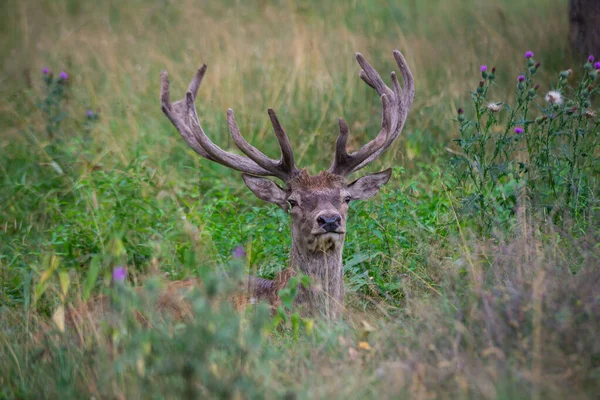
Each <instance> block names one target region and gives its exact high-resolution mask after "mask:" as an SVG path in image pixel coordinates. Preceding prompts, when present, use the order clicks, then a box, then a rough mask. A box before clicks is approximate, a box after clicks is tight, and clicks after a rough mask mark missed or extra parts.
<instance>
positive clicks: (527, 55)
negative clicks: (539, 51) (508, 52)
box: [525, 50, 533, 58]
mask: <svg viewBox="0 0 600 400" xmlns="http://www.w3.org/2000/svg"><path fill="white" fill-rule="evenodd" d="M531 57H533V51H529V50H528V51H526V52H525V58H531Z"/></svg>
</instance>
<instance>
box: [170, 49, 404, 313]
mask: <svg viewBox="0 0 600 400" xmlns="http://www.w3.org/2000/svg"><path fill="white" fill-rule="evenodd" d="M393 54H394V58H395V59H396V63H397V64H398V67H399V68H400V73H401V74H402V77H403V79H404V86H401V85H400V83H399V82H398V78H397V77H396V74H395V73H394V72H392V73H391V80H392V88H389V87H388V86H387V85H386V84H385V83H384V81H383V79H381V77H380V76H379V74H378V73H377V71H375V69H374V68H373V67H372V66H371V65H370V64H369V63H368V62H367V60H365V58H364V57H363V56H362V55H361V54H360V53H357V54H356V60H357V61H358V63H359V65H360V66H361V68H362V70H361V71H360V78H361V79H362V80H363V81H365V82H366V83H367V85H369V86H370V87H372V88H373V89H375V91H376V92H377V94H378V95H379V96H380V97H381V104H382V108H383V110H382V119H381V130H380V131H379V134H378V135H377V137H375V139H373V140H371V141H370V142H369V143H367V144H366V145H365V146H364V147H362V148H361V149H359V150H358V151H355V152H353V153H348V152H347V149H346V142H347V141H348V125H347V124H346V121H344V120H343V119H341V118H340V119H339V135H338V138H337V142H336V145H335V155H334V157H333V163H332V164H331V167H330V168H329V169H328V170H327V171H323V172H321V173H319V174H318V175H314V176H311V175H309V174H308V172H307V171H306V169H299V168H298V167H296V164H295V162H294V153H293V151H292V146H291V144H290V141H289V139H288V137H287V135H286V133H285V131H284V130H283V128H282V127H281V124H280V123H279V120H278V118H277V115H276V114H275V111H273V110H272V109H269V110H268V113H269V117H270V119H271V124H272V125H273V129H274V130H275V136H276V137H277V141H278V142H279V147H280V148H281V158H280V159H279V160H273V159H271V158H269V157H267V156H266V155H264V154H263V153H262V152H261V151H260V150H258V149H257V148H256V147H254V146H252V145H251V144H250V143H248V142H247V141H246V140H245V139H244V138H243V136H242V135H241V134H240V130H239V128H238V125H237V123H236V122H235V118H234V114H233V110H231V109H229V110H227V122H228V124H229V133H230V134H231V137H232V139H233V141H234V142H235V144H236V146H237V147H238V148H239V149H240V150H241V152H242V153H244V154H245V155H246V157H243V156H241V155H238V154H234V153H229V152H227V151H224V150H223V149H221V148H220V147H219V146H217V145H216V144H215V143H213V142H212V141H211V140H210V139H209V137H208V136H207V135H206V133H205V132H204V130H203V128H202V126H201V124H200V121H199V120H198V114H197V113H196V108H195V104H194V102H195V100H196V94H197V92H198V88H199V87H200V83H201V82H202V79H203V78H204V74H205V73H206V65H203V66H202V67H201V68H200V69H199V70H198V71H197V72H196V75H195V76H194V79H193V80H192V82H191V83H190V85H189V87H188V90H187V92H186V94H185V97H184V98H183V99H182V100H179V101H177V102H175V103H171V99H170V94H169V81H168V78H167V73H166V72H162V74H161V81H162V82H161V105H162V111H163V112H164V113H165V114H166V116H167V117H168V118H169V120H170V121H171V123H172V124H173V125H174V126H175V128H177V130H178V131H179V133H180V134H181V136H182V137H183V139H184V140H185V141H186V142H187V144H188V145H189V146H190V147H191V148H192V149H194V151H195V152H196V153H198V154H199V155H200V156H202V157H204V158H206V159H208V160H211V161H214V162H217V163H219V164H222V165H224V166H226V167H228V168H232V169H235V170H237V171H241V172H242V178H243V179H244V182H245V183H246V185H247V186H248V188H249V189H250V190H251V191H252V192H253V193H254V194H255V195H256V196H257V197H258V198H260V199H262V200H265V201H268V202H271V203H275V204H277V205H278V206H279V207H281V208H283V209H284V210H285V211H288V212H289V213H290V214H291V216H292V249H291V253H290V260H289V268H288V269H287V270H285V271H284V273H283V274H282V275H281V277H280V278H278V279H277V280H275V281H269V280H266V279H261V278H251V279H250V281H251V286H252V289H251V290H252V292H253V293H252V294H253V295H254V296H256V297H259V298H261V297H262V298H265V297H266V298H269V299H270V300H272V296H273V295H274V291H275V290H276V289H278V288H280V287H281V282H280V281H281V280H282V279H283V280H285V279H286V278H285V277H289V276H290V272H291V273H293V272H295V271H300V272H302V273H304V274H306V275H308V276H309V277H310V278H311V279H312V285H311V287H310V288H308V289H301V291H300V294H299V295H298V298H297V302H298V303H302V304H305V305H306V306H307V307H308V308H309V309H310V310H311V311H312V312H315V311H316V312H319V313H322V314H324V315H325V316H326V317H328V318H338V317H339V316H340V314H341V311H342V309H343V304H344V277H343V266H342V251H343V248H344V238H345V235H346V214H347V212H348V204H349V203H350V202H351V201H354V200H366V199H368V198H371V197H373V196H374V195H375V194H377V192H378V191H379V189H380V187H381V186H382V185H384V184H385V183H387V181H388V180H389V178H390V175H391V169H386V170H384V171H381V172H378V173H375V174H371V175H366V176H363V177H361V178H359V179H357V180H355V181H354V182H351V183H347V178H348V176H350V175H351V174H352V173H353V172H355V171H357V170H359V169H361V168H363V167H365V166H367V165H368V164H370V163H371V162H373V161H374V160H375V159H377V158H378V157H379V156H380V155H381V153H383V152H384V151H385V150H386V149H387V148H388V147H390V146H391V145H392V143H394V141H395V140H396V139H397V138H398V136H399V135H400V132H401V131H402V128H403V126H404V122H405V121H406V117H407V115H408V111H409V109H410V107H411V105H412V103H413V100H414V96H415V90H414V82H413V76H412V73H411V71H410V68H409V67H408V65H407V63H406V60H405V59H404V57H403V56H402V54H401V53H400V52H399V51H394V53H393ZM265 176H272V177H275V178H278V179H280V180H281V181H282V182H283V187H282V186H279V185H278V184H276V183H275V182H273V181H272V180H269V179H266V178H264V177H265ZM282 277H283V278H282Z"/></svg>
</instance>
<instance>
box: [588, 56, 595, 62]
mask: <svg viewBox="0 0 600 400" xmlns="http://www.w3.org/2000/svg"><path fill="white" fill-rule="evenodd" d="M594 60H595V58H594V56H593V55H591V54H590V56H589V57H588V62H589V63H593V62H594Z"/></svg>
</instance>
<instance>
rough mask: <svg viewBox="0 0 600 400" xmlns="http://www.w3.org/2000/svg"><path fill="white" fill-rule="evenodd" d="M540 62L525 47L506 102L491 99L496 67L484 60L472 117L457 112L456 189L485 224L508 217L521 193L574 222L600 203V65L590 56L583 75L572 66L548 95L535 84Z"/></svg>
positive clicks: (541, 207)
mask: <svg viewBox="0 0 600 400" xmlns="http://www.w3.org/2000/svg"><path fill="white" fill-rule="evenodd" d="M540 67H541V63H540V62H538V61H536V60H535V59H534V54H533V52H531V51H527V52H526V53H525V65H524V68H523V70H522V71H521V72H520V73H519V74H517V76H516V79H515V100H514V102H512V103H509V102H506V101H504V102H497V101H491V100H492V99H493V97H492V89H493V87H494V86H495V85H496V80H495V77H496V69H495V68H492V69H491V71H489V72H488V69H487V67H486V66H485V65H483V66H481V68H480V72H481V80H480V81H479V84H478V86H477V87H476V89H475V91H474V92H472V93H471V99H472V100H473V105H474V115H473V116H472V117H467V113H465V111H464V110H463V109H459V110H458V116H457V121H458V123H459V133H460V138H458V139H456V142H457V143H458V146H459V147H460V150H461V151H460V152H457V154H455V155H454V156H453V158H452V160H451V164H452V166H453V175H454V177H455V179H456V181H457V186H456V189H455V190H456V191H457V192H458V193H457V194H458V197H459V198H460V199H461V201H462V206H463V207H462V210H463V211H465V212H467V213H474V214H476V215H477V216H478V217H479V218H478V221H479V223H480V227H481V228H482V230H485V229H487V228H489V227H491V226H492V224H494V223H498V222H503V221H507V220H508V218H510V216H511V214H512V213H513V212H514V209H515V205H516V199H517V198H519V197H520V196H523V195H524V196H526V197H527V198H529V199H530V200H531V205H532V206H533V207H534V208H535V209H537V210H540V211H542V212H544V213H550V215H552V216H553V217H555V218H556V217H558V218H560V217H570V218H573V219H575V220H576V221H583V220H584V219H583V217H585V215H586V213H587V211H589V210H591V206H592V205H593V204H595V202H597V197H598V175H599V172H600V169H599V167H598V156H599V150H600V149H599V146H598V143H599V130H600V128H599V126H600V121H599V119H598V116H597V114H596V112H595V111H594V110H593V109H592V100H593V96H594V95H595V94H596V93H598V91H599V90H598V86H597V83H596V82H597V80H598V74H599V69H600V63H594V57H593V56H590V57H589V58H588V60H587V62H586V63H585V64H584V65H583V72H582V74H581V76H580V78H579V80H578V81H576V80H575V79H574V75H575V74H574V73H573V71H572V70H570V69H569V70H565V71H561V72H560V73H559V74H558V77H557V80H556V81H555V82H552V83H551V85H550V90H549V91H548V92H547V93H546V94H545V95H543V96H541V95H540V94H539V92H540V84H538V83H537V82H536V75H537V74H538V71H539V69H540ZM519 191H524V192H521V193H519Z"/></svg>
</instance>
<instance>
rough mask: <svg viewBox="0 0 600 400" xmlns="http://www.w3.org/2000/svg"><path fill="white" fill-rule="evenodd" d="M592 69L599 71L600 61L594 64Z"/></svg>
mask: <svg viewBox="0 0 600 400" xmlns="http://www.w3.org/2000/svg"><path fill="white" fill-rule="evenodd" d="M594 68H596V69H600V61H599V62H597V63H596V64H594Z"/></svg>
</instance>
